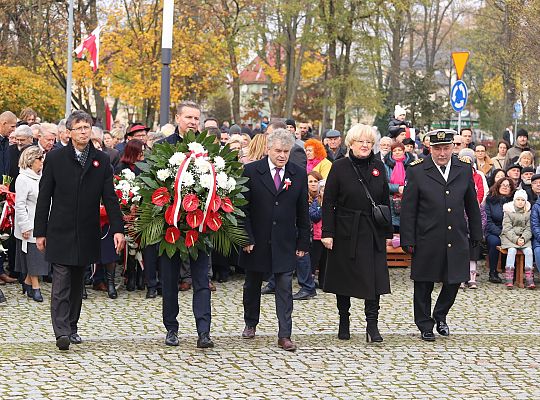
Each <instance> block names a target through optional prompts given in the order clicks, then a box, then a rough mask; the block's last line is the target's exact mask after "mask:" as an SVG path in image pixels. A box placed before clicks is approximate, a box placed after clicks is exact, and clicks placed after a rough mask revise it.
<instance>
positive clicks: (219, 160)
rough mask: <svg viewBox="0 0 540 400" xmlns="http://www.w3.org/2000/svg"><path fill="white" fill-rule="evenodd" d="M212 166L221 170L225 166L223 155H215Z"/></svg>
mask: <svg viewBox="0 0 540 400" xmlns="http://www.w3.org/2000/svg"><path fill="white" fill-rule="evenodd" d="M214 167H216V171H221V170H222V169H224V168H225V160H224V159H223V157H220V156H217V157H215V158H214Z"/></svg>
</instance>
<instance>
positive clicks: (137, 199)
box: [131, 196, 141, 203]
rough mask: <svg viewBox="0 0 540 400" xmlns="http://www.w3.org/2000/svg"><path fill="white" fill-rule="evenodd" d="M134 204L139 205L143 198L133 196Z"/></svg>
mask: <svg viewBox="0 0 540 400" xmlns="http://www.w3.org/2000/svg"><path fill="white" fill-rule="evenodd" d="M131 200H132V201H133V202H134V203H138V202H139V201H141V196H133V198H132V199H131Z"/></svg>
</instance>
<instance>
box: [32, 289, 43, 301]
mask: <svg viewBox="0 0 540 400" xmlns="http://www.w3.org/2000/svg"><path fill="white" fill-rule="evenodd" d="M32 299H34V301H37V302H38V303H42V302H43V296H42V295H41V289H39V288H38V289H32Z"/></svg>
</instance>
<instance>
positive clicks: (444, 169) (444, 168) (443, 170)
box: [441, 165, 446, 174]
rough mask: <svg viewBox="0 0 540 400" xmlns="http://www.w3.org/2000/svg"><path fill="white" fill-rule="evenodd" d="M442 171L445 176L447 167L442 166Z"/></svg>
mask: <svg viewBox="0 0 540 400" xmlns="http://www.w3.org/2000/svg"><path fill="white" fill-rule="evenodd" d="M441 171H442V173H443V174H444V173H445V172H446V165H441Z"/></svg>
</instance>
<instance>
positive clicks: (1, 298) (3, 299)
mask: <svg viewBox="0 0 540 400" xmlns="http://www.w3.org/2000/svg"><path fill="white" fill-rule="evenodd" d="M6 301H7V299H6V296H4V293H3V292H2V291H1V290H0V303H5V302H6Z"/></svg>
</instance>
